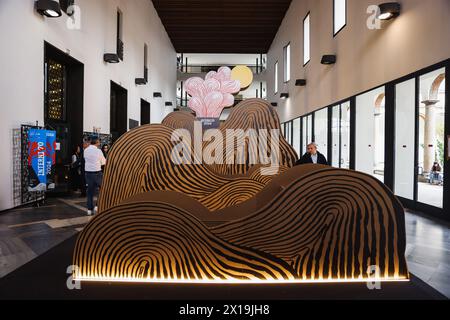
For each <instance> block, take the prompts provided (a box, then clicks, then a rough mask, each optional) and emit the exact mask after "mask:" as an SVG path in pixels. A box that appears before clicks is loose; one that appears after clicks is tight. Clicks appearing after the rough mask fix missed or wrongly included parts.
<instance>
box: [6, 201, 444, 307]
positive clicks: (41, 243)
mask: <svg viewBox="0 0 450 320" xmlns="http://www.w3.org/2000/svg"><path fill="white" fill-rule="evenodd" d="M85 210H86V209H85V204H84V201H83V199H82V198H72V199H49V200H48V201H47V204H46V205H45V206H43V207H40V208H23V209H17V210H12V211H9V212H7V213H4V214H2V215H0V278H1V277H3V276H5V275H6V274H8V273H10V272H12V271H14V270H15V269H17V268H18V267H20V266H22V265H23V264H25V263H27V262H28V261H30V260H32V259H34V258H35V257H37V256H39V255H41V254H42V253H44V252H45V251H47V250H49V249H51V248H53V247H54V246H56V245H58V244H59V243H61V242H62V241H64V240H66V239H68V238H70V237H71V236H73V235H74V234H76V233H77V232H79V231H80V230H81V229H82V228H83V226H84V225H85V224H86V223H87V222H88V221H89V219H90V218H89V217H87V216H86V213H85ZM406 231H407V248H406V257H407V260H408V266H409V269H410V272H411V273H413V274H415V275H416V276H418V277H419V278H420V279H422V280H423V281H425V282H426V283H428V284H429V285H431V286H432V287H434V288H435V289H437V290H438V291H440V292H441V293H442V294H444V295H446V296H447V297H449V298H450V224H447V223H444V222H437V221H434V220H431V219H429V218H427V217H425V216H422V215H420V214H413V213H407V214H406Z"/></svg>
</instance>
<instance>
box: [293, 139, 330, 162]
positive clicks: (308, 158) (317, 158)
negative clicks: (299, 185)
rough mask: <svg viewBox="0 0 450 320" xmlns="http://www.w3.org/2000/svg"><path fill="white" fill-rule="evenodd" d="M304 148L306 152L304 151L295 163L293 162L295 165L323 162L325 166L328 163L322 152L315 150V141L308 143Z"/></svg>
mask: <svg viewBox="0 0 450 320" xmlns="http://www.w3.org/2000/svg"><path fill="white" fill-rule="evenodd" d="M306 150H307V151H308V152H307V153H305V155H304V156H303V157H301V158H300V160H298V161H297V163H296V164H295V165H296V166H299V165H302V164H309V163H314V164H323V165H326V166H327V165H328V161H327V158H325V156H324V155H323V154H321V153H320V152H319V151H317V145H316V144H315V143H310V144H308V146H307V147H306Z"/></svg>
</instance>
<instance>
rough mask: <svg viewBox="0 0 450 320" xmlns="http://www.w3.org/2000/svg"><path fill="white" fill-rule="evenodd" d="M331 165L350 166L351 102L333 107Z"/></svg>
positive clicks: (346, 167) (337, 166)
mask: <svg viewBox="0 0 450 320" xmlns="http://www.w3.org/2000/svg"><path fill="white" fill-rule="evenodd" d="M331 142H332V144H331V151H332V154H331V165H332V166H333V167H336V168H345V169H349V168H350V102H349V101H347V102H344V103H343V104H340V105H336V106H334V107H332V108H331Z"/></svg>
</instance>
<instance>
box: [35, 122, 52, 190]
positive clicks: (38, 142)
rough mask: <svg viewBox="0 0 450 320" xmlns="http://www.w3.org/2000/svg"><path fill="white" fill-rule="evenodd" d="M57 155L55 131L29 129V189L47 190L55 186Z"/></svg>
mask: <svg viewBox="0 0 450 320" xmlns="http://www.w3.org/2000/svg"><path fill="white" fill-rule="evenodd" d="M55 155H56V132H55V131H50V130H43V129H30V130H29V131H28V171H29V184H28V191H31V192H33V191H35V192H36V191H46V190H47V189H53V188H54V187H55V185H54V183H53V182H52V180H53V179H52V169H53V166H54V165H55V159H56V158H55Z"/></svg>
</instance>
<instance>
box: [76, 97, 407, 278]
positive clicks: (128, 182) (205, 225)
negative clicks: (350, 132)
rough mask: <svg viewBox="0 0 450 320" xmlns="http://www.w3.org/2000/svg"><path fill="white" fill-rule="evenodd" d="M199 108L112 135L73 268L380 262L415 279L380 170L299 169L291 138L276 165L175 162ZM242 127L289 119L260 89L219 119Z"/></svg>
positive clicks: (292, 268) (206, 273) (344, 273)
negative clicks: (177, 136) (267, 170)
mask: <svg viewBox="0 0 450 320" xmlns="http://www.w3.org/2000/svg"><path fill="white" fill-rule="evenodd" d="M239 115H241V116H239ZM192 119H193V118H192V116H191V115H189V114H183V113H180V116H177V115H171V116H169V117H168V118H166V119H165V121H164V122H165V124H166V125H148V126H143V127H141V128H138V129H134V130H132V131H130V132H128V133H127V134H126V135H124V136H123V137H122V138H121V139H119V140H118V141H117V142H116V144H115V145H114V146H113V148H112V150H111V152H110V155H109V158H108V164H107V167H106V172H105V180H104V184H103V186H102V191H101V195H100V200H99V202H100V208H101V213H100V214H99V215H97V216H95V217H94V219H93V220H92V221H91V222H90V223H89V224H88V225H87V226H86V227H85V229H84V230H83V231H82V232H81V233H80V235H79V238H78V240H77V244H76V248H75V252H74V264H75V265H77V266H78V267H79V269H78V270H77V271H76V272H75V278H77V279H81V280H105V281H150V282H151V281H225V282H227V281H277V282H278V281H332V280H338V281H354V280H357V281H367V280H368V277H369V276H368V273H367V270H368V268H369V267H371V266H377V267H378V268H379V274H378V275H377V276H378V278H380V279H381V280H402V279H407V278H408V270H407V265H406V260H405V257H404V252H405V243H406V236H405V222H404V210H403V207H402V206H401V204H400V202H399V201H398V200H397V199H396V197H395V196H394V195H393V193H392V192H391V191H390V190H389V189H387V188H386V187H385V186H384V184H382V183H381V182H380V181H378V180H376V179H375V178H373V177H371V176H368V175H366V174H363V173H358V172H354V171H349V170H342V169H334V168H330V167H326V166H320V165H306V166H300V167H294V168H291V167H292V165H293V163H294V162H295V160H296V158H297V155H296V154H295V152H294V151H293V149H292V148H291V147H290V146H289V145H288V144H287V143H286V141H285V140H284V139H281V147H280V149H281V157H280V159H281V167H280V173H279V175H277V176H273V177H268V176H264V175H261V171H260V169H261V166H259V165H258V166H252V165H250V164H249V163H245V164H242V165H235V166H230V165H212V166H209V165H179V166H176V165H174V164H173V163H172V161H171V160H170V152H171V150H172V147H173V143H172V142H171V141H170V137H171V135H172V133H173V131H174V130H175V129H177V128H191V129H192V128H193V127H189V126H190V124H189V123H190V122H191V120H192ZM232 127H234V128H243V129H246V128H255V129H262V128H264V129H279V120H278V117H277V116H276V114H275V112H274V111H273V109H271V107H270V106H268V104H267V103H266V102H264V101H262V100H258V99H255V100H250V101H246V102H245V103H242V104H240V105H239V106H238V107H237V108H236V109H235V111H233V113H232V115H231V116H230V118H229V120H228V121H227V122H226V123H225V124H223V125H222V127H221V130H226V129H227V128H228V129H229V128H232ZM188 130H190V129H188ZM224 132H225V131H224ZM246 152H249V150H246ZM250 152H251V151H250Z"/></svg>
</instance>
